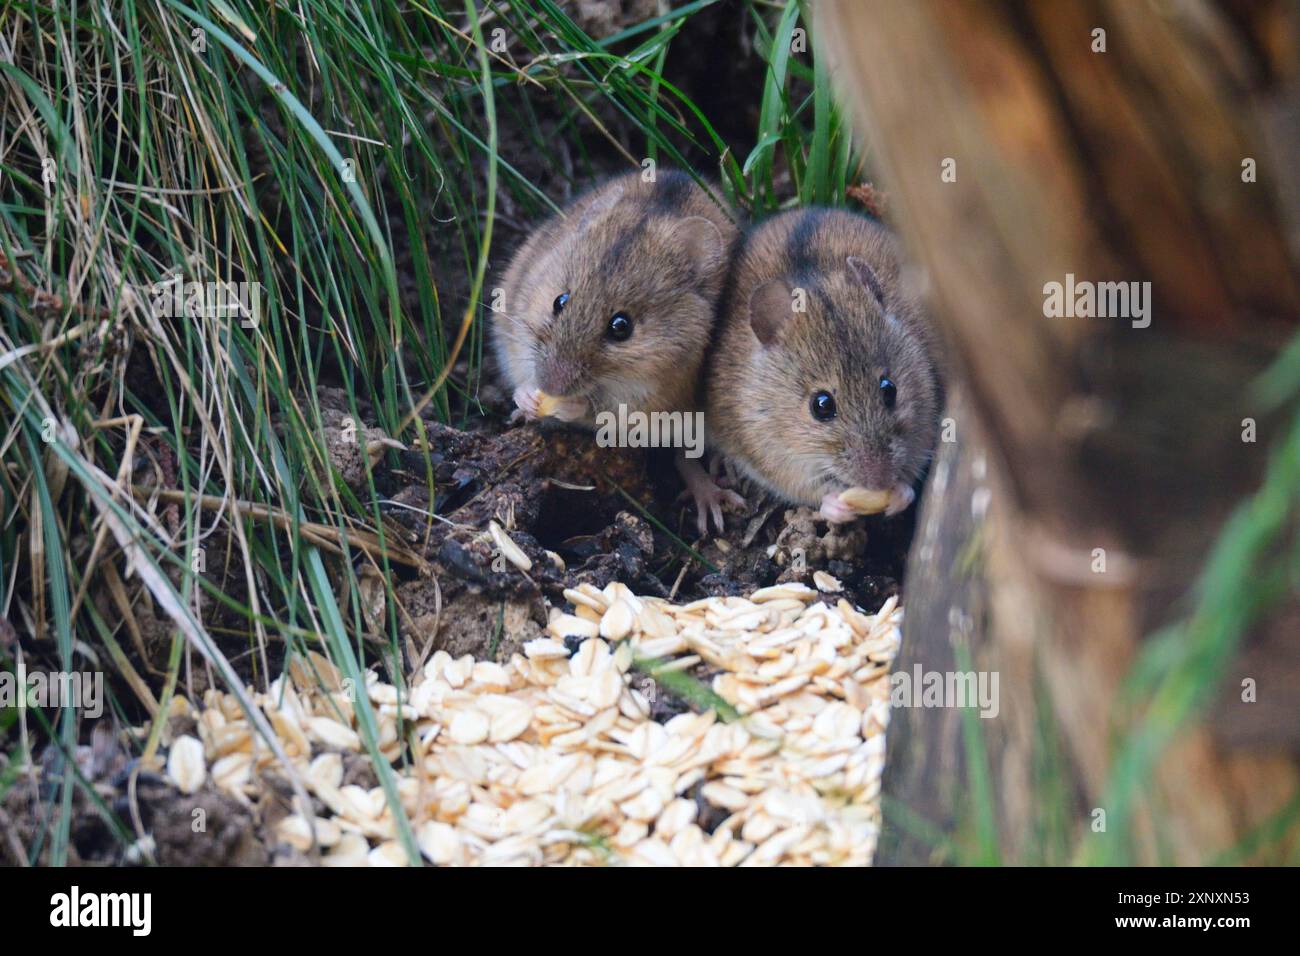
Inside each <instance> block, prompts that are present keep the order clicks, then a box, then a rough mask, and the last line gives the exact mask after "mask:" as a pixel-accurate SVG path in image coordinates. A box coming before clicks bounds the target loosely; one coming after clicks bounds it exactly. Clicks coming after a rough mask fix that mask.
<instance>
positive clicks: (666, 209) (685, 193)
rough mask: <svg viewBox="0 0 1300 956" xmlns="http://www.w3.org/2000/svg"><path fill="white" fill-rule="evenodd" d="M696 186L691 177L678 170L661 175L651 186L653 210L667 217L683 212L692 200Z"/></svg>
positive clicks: (651, 205) (651, 206)
mask: <svg viewBox="0 0 1300 956" xmlns="http://www.w3.org/2000/svg"><path fill="white" fill-rule="evenodd" d="M694 185H695V182H694V180H692V179H691V177H690V176H688V175H686V174H685V173H683V172H680V171H678V170H676V169H670V170H668V171H667V172H664V173H660V174H659V177H658V178H657V179H656V180H655V182H653V183H652V184H651V185H650V196H651V199H650V204H649V205H650V208H651V210H652V211H654V212H656V213H658V214H659V215H665V216H666V215H672V214H675V213H679V212H682V211H683V210H684V209H685V208H686V203H687V201H688V200H689V199H690V198H691V190H692V187H694Z"/></svg>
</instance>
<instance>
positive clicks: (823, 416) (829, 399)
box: [808, 392, 835, 422]
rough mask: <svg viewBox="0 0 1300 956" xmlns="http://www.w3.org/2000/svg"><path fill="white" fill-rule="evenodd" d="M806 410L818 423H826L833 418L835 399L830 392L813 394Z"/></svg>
mask: <svg viewBox="0 0 1300 956" xmlns="http://www.w3.org/2000/svg"><path fill="white" fill-rule="evenodd" d="M808 408H809V410H810V411H811V412H812V417H813V418H815V419H817V420H818V421H819V422H828V421H830V420H831V419H832V418H834V417H835V398H834V396H832V395H831V393H830V392H814V393H813V397H812V401H811V402H809V403H808Z"/></svg>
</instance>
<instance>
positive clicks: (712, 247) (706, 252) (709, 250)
mask: <svg viewBox="0 0 1300 956" xmlns="http://www.w3.org/2000/svg"><path fill="white" fill-rule="evenodd" d="M673 239H674V240H675V242H676V243H677V244H678V248H680V249H681V251H682V253H683V254H684V255H685V256H686V257H687V261H689V262H690V263H691V268H692V269H694V270H695V274H696V275H700V276H704V275H710V274H712V273H713V272H714V271H715V270H717V269H718V268H720V267H721V266H722V264H723V260H724V259H725V257H726V251H727V250H726V243H725V242H724V241H723V239H722V230H721V229H719V228H718V227H717V226H716V225H714V224H713V223H712V222H710V221H709V220H707V219H705V218H704V217H703V216H687V217H686V218H685V219H682V220H680V221H679V222H677V223H675V224H674V225H673Z"/></svg>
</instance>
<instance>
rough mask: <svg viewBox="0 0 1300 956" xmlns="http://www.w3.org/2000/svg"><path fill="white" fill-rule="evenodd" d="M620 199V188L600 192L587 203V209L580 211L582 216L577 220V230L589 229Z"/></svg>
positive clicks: (614, 187) (615, 187) (621, 195)
mask: <svg viewBox="0 0 1300 956" xmlns="http://www.w3.org/2000/svg"><path fill="white" fill-rule="evenodd" d="M622 198H623V187H622V186H610V187H609V188H608V189H606V190H604V191H603V192H601V193H600V194H599V195H597V196H596V197H595V198H594V199H592V200H591V202H589V203H587V207H586V208H585V209H583V210H582V215H581V216H580V217H579V219H578V230H579V231H583V230H586V229H588V228H590V227H591V226H592V224H594V223H595V222H596V220H597V219H599V218H600V217H601V216H603V215H605V213H607V212H609V211H610V210H611V209H613V208H614V205H615V203H617V202H618V201H619V200H620V199H622Z"/></svg>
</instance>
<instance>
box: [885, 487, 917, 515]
mask: <svg viewBox="0 0 1300 956" xmlns="http://www.w3.org/2000/svg"><path fill="white" fill-rule="evenodd" d="M915 500H916V489H915V488H913V487H912V486H911V485H905V484H903V483H902V482H899V483H898V484H896V485H894V487H893V488H892V489H891V490H890V492H889V504H888V505H887V506H886V507H885V514H886V515H887V516H893V515H896V514H898V513H899V512H902V511H906V510H907V508H908V506H909V505H911V503H912V502H913V501H915Z"/></svg>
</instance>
